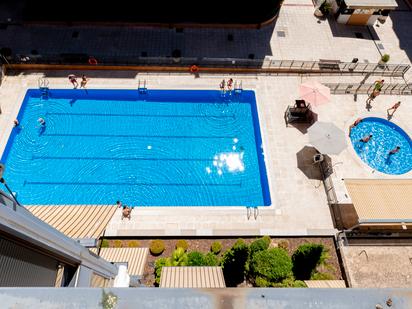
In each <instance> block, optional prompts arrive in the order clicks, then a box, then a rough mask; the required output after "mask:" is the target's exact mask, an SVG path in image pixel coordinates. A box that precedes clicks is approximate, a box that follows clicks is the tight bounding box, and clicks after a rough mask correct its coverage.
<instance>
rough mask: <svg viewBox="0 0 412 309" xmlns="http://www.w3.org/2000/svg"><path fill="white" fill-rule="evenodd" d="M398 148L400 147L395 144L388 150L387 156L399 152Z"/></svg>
mask: <svg viewBox="0 0 412 309" xmlns="http://www.w3.org/2000/svg"><path fill="white" fill-rule="evenodd" d="M399 150H401V147H399V146H396V147H395V148H393V149H392V150H391V151H389V154H388V155H389V156H390V155H393V154H395V153H397V152H399Z"/></svg>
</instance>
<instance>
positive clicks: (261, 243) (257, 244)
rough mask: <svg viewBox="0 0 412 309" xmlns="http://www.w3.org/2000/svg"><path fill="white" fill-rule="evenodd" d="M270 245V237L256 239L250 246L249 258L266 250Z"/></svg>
mask: <svg viewBox="0 0 412 309" xmlns="http://www.w3.org/2000/svg"><path fill="white" fill-rule="evenodd" d="M269 245H270V237H269V236H265V237H262V238H258V239H256V240H255V241H253V242H252V243H251V244H250V257H252V256H253V254H255V253H256V252H258V251H262V250H266V249H267V248H269Z"/></svg>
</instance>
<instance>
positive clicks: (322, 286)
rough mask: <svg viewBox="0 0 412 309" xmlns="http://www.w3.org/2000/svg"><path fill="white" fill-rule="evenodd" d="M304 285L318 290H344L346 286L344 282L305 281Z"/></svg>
mask: <svg viewBox="0 0 412 309" xmlns="http://www.w3.org/2000/svg"><path fill="white" fill-rule="evenodd" d="M305 284H306V285H307V287H308V288H318V289H328V288H335V289H344V288H346V284H345V281H344V280H305Z"/></svg>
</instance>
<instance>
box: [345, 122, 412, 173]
mask: <svg viewBox="0 0 412 309" xmlns="http://www.w3.org/2000/svg"><path fill="white" fill-rule="evenodd" d="M369 134H372V138H371V139H370V140H369V141H368V142H367V143H363V142H361V141H360V139H362V138H363V137H365V136H368V135H369ZM350 138H351V141H352V145H353V148H354V149H355V151H356V153H357V154H358V156H359V157H360V158H361V159H362V161H363V162H365V163H367V164H368V165H369V166H370V167H372V168H373V169H376V170H378V171H380V172H382V173H385V174H393V175H400V174H405V173H407V172H409V171H410V170H412V141H411V139H410V137H409V136H408V135H407V134H406V133H405V132H404V131H403V130H402V129H401V128H400V127H398V126H397V125H396V124H394V123H392V122H390V121H387V120H385V119H382V118H377V117H367V118H364V119H363V121H362V122H361V123H359V124H358V125H357V126H356V127H354V128H353V129H352V131H351V134H350ZM396 146H400V151H399V152H398V153H395V154H393V155H388V154H389V151H391V150H392V149H394V148H395V147H396Z"/></svg>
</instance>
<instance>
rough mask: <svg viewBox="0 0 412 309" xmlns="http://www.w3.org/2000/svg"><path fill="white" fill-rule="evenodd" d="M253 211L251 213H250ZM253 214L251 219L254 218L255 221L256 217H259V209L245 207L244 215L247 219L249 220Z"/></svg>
mask: <svg viewBox="0 0 412 309" xmlns="http://www.w3.org/2000/svg"><path fill="white" fill-rule="evenodd" d="M252 209H253V211H252ZM252 214H253V218H255V220H257V217H258V216H259V208H257V207H246V215H247V219H248V220H249V219H250V217H251V216H252Z"/></svg>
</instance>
